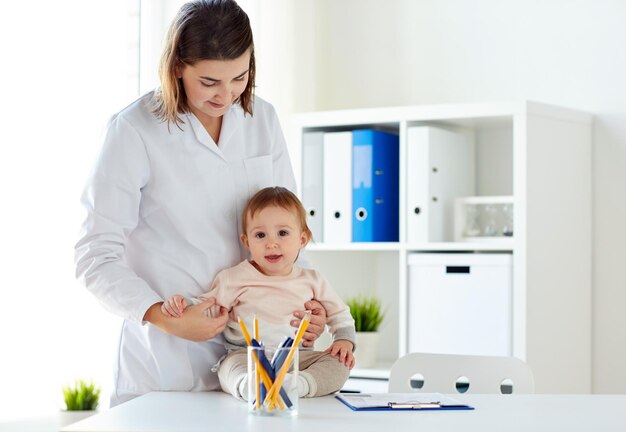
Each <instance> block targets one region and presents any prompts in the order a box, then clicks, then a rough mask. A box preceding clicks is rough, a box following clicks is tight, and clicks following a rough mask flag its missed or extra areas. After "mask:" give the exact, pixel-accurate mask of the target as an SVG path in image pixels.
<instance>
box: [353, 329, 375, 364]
mask: <svg viewBox="0 0 626 432" xmlns="http://www.w3.org/2000/svg"><path fill="white" fill-rule="evenodd" d="M379 339H380V333H378V332H357V334H356V351H355V353H354V357H355V359H356V365H355V367H356V368H372V367H375V366H376V363H377V358H378V340H379Z"/></svg>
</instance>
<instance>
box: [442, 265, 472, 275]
mask: <svg viewBox="0 0 626 432" xmlns="http://www.w3.org/2000/svg"><path fill="white" fill-rule="evenodd" d="M469 272H470V267H469V266H446V273H467V274H469Z"/></svg>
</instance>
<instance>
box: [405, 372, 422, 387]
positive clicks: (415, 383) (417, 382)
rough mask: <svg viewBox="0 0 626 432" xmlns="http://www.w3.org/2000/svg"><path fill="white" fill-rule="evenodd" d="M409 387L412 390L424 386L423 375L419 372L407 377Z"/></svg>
mask: <svg viewBox="0 0 626 432" xmlns="http://www.w3.org/2000/svg"><path fill="white" fill-rule="evenodd" d="M409 387H411V389H412V390H419V389H421V388H422V387H424V375H422V374H421V373H416V374H414V375H413V376H411V378H409Z"/></svg>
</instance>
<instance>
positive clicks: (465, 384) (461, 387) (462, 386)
mask: <svg viewBox="0 0 626 432" xmlns="http://www.w3.org/2000/svg"><path fill="white" fill-rule="evenodd" d="M455 387H456V391H458V392H459V393H465V392H466V391H468V390H469V388H470V382H469V379H468V378H467V377H466V376H460V377H458V378H457V379H456V384H455Z"/></svg>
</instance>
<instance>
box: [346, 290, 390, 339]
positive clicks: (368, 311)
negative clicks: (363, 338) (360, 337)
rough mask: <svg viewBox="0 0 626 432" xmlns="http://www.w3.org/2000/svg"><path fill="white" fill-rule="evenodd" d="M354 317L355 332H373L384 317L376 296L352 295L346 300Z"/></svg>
mask: <svg viewBox="0 0 626 432" xmlns="http://www.w3.org/2000/svg"><path fill="white" fill-rule="evenodd" d="M346 304H347V305H348V307H349V308H350V314H351V315H352V318H354V326H355V328H356V331H357V332H375V331H378V327H379V326H380V323H381V322H382V320H383V318H384V317H385V312H384V311H383V309H382V306H381V303H380V300H379V299H378V298H376V297H373V296H372V297H353V298H350V299H348V300H347V301H346Z"/></svg>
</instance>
